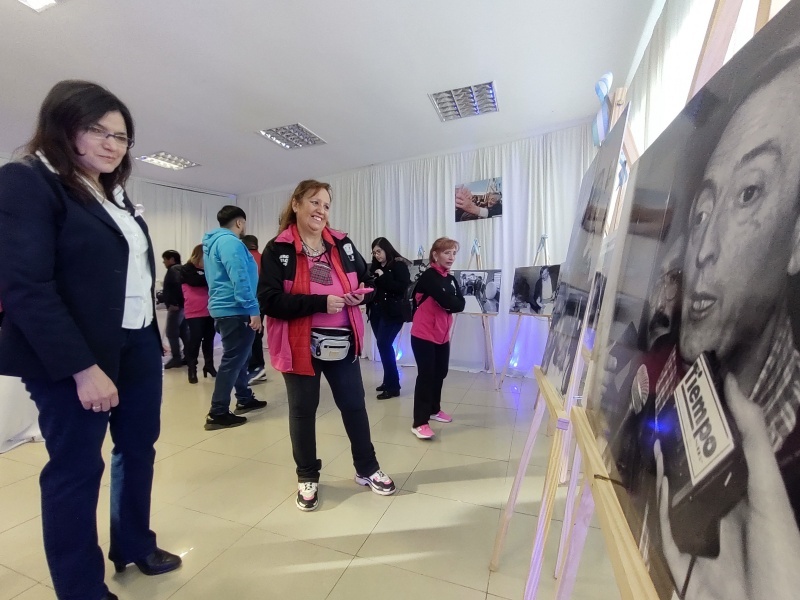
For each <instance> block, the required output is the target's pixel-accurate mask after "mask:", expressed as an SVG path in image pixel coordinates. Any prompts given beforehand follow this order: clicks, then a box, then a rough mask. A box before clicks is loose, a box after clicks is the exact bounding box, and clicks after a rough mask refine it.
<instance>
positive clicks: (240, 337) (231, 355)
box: [208, 315, 256, 416]
mask: <svg viewBox="0 0 800 600" xmlns="http://www.w3.org/2000/svg"><path fill="white" fill-rule="evenodd" d="M214 327H215V328H216V330H217V333H219V334H220V336H221V337H222V361H221V362H220V363H219V370H218V371H217V379H216V382H215V384H214V393H213V394H212V396H211V410H209V411H208V414H210V415H212V416H215V415H216V416H219V415H225V414H227V413H228V412H230V406H231V391H233V389H234V388H236V399H237V400H238V401H239V402H248V401H249V400H252V399H253V390H251V389H250V388H249V387H248V385H247V380H248V378H247V362H248V361H249V360H250V352H251V351H252V349H253V339H254V338H255V336H256V332H255V331H253V330H252V329H250V317H249V316H248V315H236V316H234V317H220V318H219V319H215V320H214Z"/></svg>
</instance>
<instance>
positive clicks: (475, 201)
mask: <svg viewBox="0 0 800 600" xmlns="http://www.w3.org/2000/svg"><path fill="white" fill-rule="evenodd" d="M455 210H456V223H458V222H459V221H474V220H476V219H491V218H493V217H500V216H502V214H503V179H502V177H492V178H491V179H482V180H481V181H473V182H472V183H466V184H461V185H457V186H456V190H455Z"/></svg>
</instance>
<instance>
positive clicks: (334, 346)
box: [311, 327, 353, 360]
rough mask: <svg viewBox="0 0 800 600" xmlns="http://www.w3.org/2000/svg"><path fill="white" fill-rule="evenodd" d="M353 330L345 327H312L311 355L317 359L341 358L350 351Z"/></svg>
mask: <svg viewBox="0 0 800 600" xmlns="http://www.w3.org/2000/svg"><path fill="white" fill-rule="evenodd" d="M352 339H353V332H352V331H351V330H350V329H348V328H346V327H342V328H340V327H326V328H322V327H312V328H311V356H313V357H314V358H318V359H319V360H342V359H343V358H344V357H346V356H347V353H348V352H350V344H351V341H352Z"/></svg>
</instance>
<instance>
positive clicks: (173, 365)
mask: <svg viewBox="0 0 800 600" xmlns="http://www.w3.org/2000/svg"><path fill="white" fill-rule="evenodd" d="M185 365H186V361H184V360H182V359H180V358H170V359H169V360H168V361H167V364H165V365H164V368H165V369H179V368H180V367H183V366H185Z"/></svg>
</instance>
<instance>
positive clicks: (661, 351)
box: [588, 2, 800, 600]
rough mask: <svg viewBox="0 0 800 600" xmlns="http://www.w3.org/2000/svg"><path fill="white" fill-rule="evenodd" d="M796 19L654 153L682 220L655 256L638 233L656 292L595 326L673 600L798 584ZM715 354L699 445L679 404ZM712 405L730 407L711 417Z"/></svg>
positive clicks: (617, 452) (642, 511)
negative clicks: (703, 467) (600, 328)
mask: <svg viewBox="0 0 800 600" xmlns="http://www.w3.org/2000/svg"><path fill="white" fill-rule="evenodd" d="M798 23H800V2H793V3H790V4H789V5H788V6H787V7H786V8H785V9H784V11H783V12H782V13H780V14H779V15H778V16H777V17H776V18H775V19H773V20H772V21H771V22H770V23H768V24H767V25H766V26H765V27H764V28H763V29H762V30H761V31H760V32H759V33H758V34H757V35H756V37H755V38H754V40H753V41H752V42H751V43H749V44H748V45H746V46H745V47H744V48H743V49H742V50H741V51H740V52H739V53H738V54H737V55H736V56H734V57H733V58H732V59H731V60H730V61H729V63H728V64H726V65H725V66H724V67H723V68H722V69H721V70H720V71H719V72H718V73H717V75H716V76H715V77H714V78H712V79H711V80H710V81H709V83H708V84H707V85H706V86H705V87H704V88H703V89H702V90H701V91H700V92H699V93H698V94H697V96H695V98H694V99H693V100H692V102H691V103H690V104H689V106H687V108H686V109H685V110H684V112H683V113H682V114H681V115H680V116H679V117H678V118H677V119H676V121H675V122H674V123H673V124H672V125H671V126H670V127H669V128H668V129H667V130H666V131H665V134H664V135H665V136H671V137H672V138H673V139H672V141H671V143H668V144H666V143H658V140H657V142H656V143H655V144H654V145H653V146H652V147H651V148H650V149H648V150H647V152H645V154H644V155H643V156H642V157H641V159H640V160H646V161H647V162H648V164H649V165H651V167H652V169H653V170H654V171H657V170H658V169H665V168H666V169H670V170H671V171H673V173H670V176H671V179H672V184H671V187H670V189H669V192H668V193H667V194H664V196H663V205H662V211H663V214H664V215H665V217H666V216H669V218H665V219H664V222H663V226H662V229H661V234H660V235H659V236H658V238H657V243H656V244H654V245H652V246H651V247H650V248H651V250H650V251H649V252H642V251H641V248H642V246H641V244H640V243H639V242H638V241H637V240H636V239H635V238H640V237H641V236H636V235H631V234H630V233H629V235H628V236H627V237H626V241H625V250H624V252H625V255H626V256H628V257H630V256H631V254H632V253H633V252H634V250H633V248H634V245H635V244H640V245H639V246H638V248H639V249H640V251H638V252H637V257H636V259H635V260H634V259H631V260H629V261H628V262H627V263H626V262H623V272H622V273H621V275H620V283H619V288H618V289H617V290H616V291H615V293H616V297H617V298H618V299H619V298H621V296H622V294H623V292H622V289H621V288H622V286H623V285H625V282H626V281H631V280H632V279H633V278H632V276H631V273H632V272H633V271H634V270H638V271H639V273H641V270H642V266H643V265H645V264H649V265H650V269H651V273H650V275H649V277H646V278H644V279H642V278H641V277H638V280H639V281H643V280H644V281H648V282H649V283H648V284H647V289H646V290H643V293H642V294H641V295H642V296H643V297H644V298H645V299H646V300H645V301H644V302H643V303H642V304H641V308H640V311H639V313H638V314H636V313H633V314H632V313H631V312H630V311H628V312H627V313H626V314H625V315H624V316H619V315H617V314H614V317H613V320H614V325H613V326H612V327H611V330H610V331H611V333H610V335H609V336H608V338H607V339H598V343H600V344H601V347H602V348H603V350H604V351H603V352H601V354H603V355H604V356H605V357H606V358H605V360H604V364H603V365H602V367H601V371H600V372H601V376H599V377H598V379H597V380H596V381H595V385H594V387H595V388H597V389H593V390H591V391H590V393H589V394H588V396H589V397H590V398H591V397H596V396H599V398H600V399H599V403H596V404H594V405H592V403H591V401H590V405H591V408H592V410H593V411H594V412H596V413H597V414H595V415H594V416H593V418H592V419H591V420H592V423H593V427H594V428H595V432H596V434H597V435H598V437H600V438H602V439H603V440H604V441H605V442H607V444H606V461H607V464H608V465H609V466H610V469H609V470H610V473H611V476H612V477H613V478H615V479H616V480H618V481H620V483H621V484H622V485H621V486H616V488H615V489H617V491H618V497H619V499H620V503H621V505H622V507H623V510H624V511H625V515H626V518H627V519H628V522H629V524H630V526H631V531H632V532H633V534H634V537H635V538H636V539H637V541H638V542H639V550H640V552H641V553H642V556H643V557H644V558H645V564H646V565H647V566H648V569H649V570H650V575H651V577H652V579H653V582H654V584H655V586H656V589H657V591H658V593H659V596H660V597H661V598H664V599H665V600H666V599H668V598H674V597H679V598H682V599H684V600H699V599H701V598H702V599H706V598H719V599H720V600H721V599H725V600H744V599H751V598H776V599H789V598H796V597H797V590H798V589H800V569H797V557H798V556H800V426H798V425H799V424H798V412H800V352H798V348H799V347H800V345H799V344H798V340H800V337H798V334H799V333H800V113H798V111H797V110H796V108H795V99H796V98H797V97H798V94H800V28H798ZM676 140H677V142H676ZM651 208H652V207H651ZM632 222H633V217H632ZM616 309H617V307H616V306H611V305H607V306H604V307H603V308H602V311H603V314H602V315H601V320H602V319H603V318H604V316H605V315H606V313H607V311H609V310H613V311H614V312H615V313H616V312H618V311H617V310H616ZM701 363H702V364H704V365H706V367H705V368H706V369H707V370H708V372H709V373H710V376H709V381H710V384H709V386H710V389H711V390H712V391H711V392H710V394H705V393H704V394H703V395H702V396H700V397H701V399H702V401H703V406H702V411H701V412H698V413H697V414H698V415H699V416H700V417H701V419H700V421H699V422H700V423H701V424H704V426H705V429H704V435H705V436H706V439H708V438H709V437H711V438H713V440H712V441H713V443H711V444H706V443H703V444H701V445H699V446H698V445H697V444H696V442H695V440H696V439H698V438H697V431H698V430H695V429H689V428H687V426H686V422H685V421H684V420H681V419H680V418H675V417H674V414H675V409H674V407H676V406H678V405H679V403H680V402H685V400H681V399H682V398H684V396H683V392H681V388H682V386H686V385H693V384H691V383H689V384H687V383H686V382H687V381H689V382H691V381H693V380H692V379H691V378H692V377H698V376H697V375H696V373H697V372H699V367H698V366H697V365H698V364H701ZM679 410H680V408H679V409H678V411H679ZM699 410H700V409H698V411H699ZM715 411H718V414H720V415H721V417H719V418H720V419H721V420H720V421H713V420H709V421H703V420H702V418H704V417H707V416H708V415H711V414H712V413H714V412H715ZM718 422H719V423H723V422H724V423H725V425H726V427H724V428H723V427H719V426H717V425H715V423H718ZM723 446H725V447H730V448H731V449H730V450H729V451H727V452H729V454H726V455H720V456H722V459H720V460H719V461H716V462H714V463H710V465H711V466H710V468H709V469H708V471H707V472H704V473H703V474H702V476H699V475H696V473H695V471H692V470H691V463H692V462H693V461H695V460H697V459H696V458H695V454H693V452H695V450H696V449H699V450H700V451H701V454H703V455H708V456H716V453H717V452H718V448H721V447H723ZM726 456H728V457H730V458H729V459H725V457H726ZM687 465H688V466H687ZM689 472H691V473H692V477H691V478H689V477H688V475H687V473H689Z"/></svg>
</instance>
